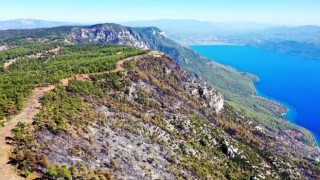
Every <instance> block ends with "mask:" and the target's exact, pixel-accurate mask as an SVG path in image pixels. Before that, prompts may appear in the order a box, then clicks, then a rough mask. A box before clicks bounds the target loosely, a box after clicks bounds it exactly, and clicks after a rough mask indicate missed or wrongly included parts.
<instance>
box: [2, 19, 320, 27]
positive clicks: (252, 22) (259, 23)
mask: <svg viewBox="0 0 320 180" xmlns="http://www.w3.org/2000/svg"><path fill="white" fill-rule="evenodd" d="M19 20H26V21H27V20H33V21H45V22H57V23H70V24H79V25H93V24H103V23H116V24H121V23H124V24H125V23H131V22H153V21H197V22H202V23H221V24H224V23H225V24H257V25H265V26H275V27H276V26H288V27H290V26H292V27H294V26H320V24H276V23H263V22H255V21H207V20H199V19H173V18H172V19H169V18H164V19H149V20H139V19H138V20H130V21H98V22H97V21H96V22H94V21H92V22H80V21H63V20H49V19H41V18H39V19H35V18H14V19H0V22H6V21H19Z"/></svg>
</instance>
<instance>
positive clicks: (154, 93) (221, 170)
mask: <svg viewBox="0 0 320 180" xmlns="http://www.w3.org/2000/svg"><path fill="white" fill-rule="evenodd" d="M9 32H10V33H9ZM38 32H39V33H38ZM110 32H112V33H110ZM1 33H2V32H1V31H0V35H3V37H5V38H4V39H6V41H2V42H3V43H5V45H6V47H8V46H9V47H10V48H11V49H9V50H5V51H2V52H1V53H0V54H1V56H0V57H1V62H2V63H4V62H5V61H6V60H10V58H12V57H21V56H26V55H29V54H30V53H31V54H32V53H38V52H39V51H40V52H43V53H44V54H43V56H41V57H39V58H36V57H35V58H31V59H23V58H22V59H21V60H19V61H17V62H15V63H13V64H12V65H10V66H9V68H8V69H2V71H1V74H0V75H1V80H2V81H0V82H1V83H2V85H1V86H0V87H2V89H1V92H5V93H7V92H10V93H7V94H8V95H7V94H1V95H2V96H4V95H6V96H7V97H9V99H8V98H7V99H5V98H2V101H0V102H1V103H2V106H1V107H2V109H3V110H4V111H3V112H5V113H8V112H7V110H8V109H7V107H8V105H10V104H8V102H6V101H7V100H10V98H12V100H13V101H9V102H10V103H12V102H15V103H16V104H15V105H16V106H17V107H18V108H21V96H23V95H25V94H28V92H30V90H31V89H32V88H33V85H35V84H38V83H48V82H49V83H56V82H59V80H60V79H62V78H65V77H70V76H72V75H74V74H79V73H80V74H83V73H88V72H100V71H106V70H111V69H112V68H115V66H114V65H112V64H113V63H114V61H112V62H109V60H110V59H109V58H107V57H105V56H110V58H111V59H113V58H114V59H117V60H119V58H120V57H123V58H124V57H126V56H127V55H129V56H130V55H132V54H137V53H138V54H139V53H141V51H139V50H135V49H132V48H129V47H118V46H110V45H99V44H107V43H115V44H121V43H122V44H126V45H130V46H134V45H137V46H138V47H139V46H140V48H146V47H144V46H147V48H154V49H161V50H162V51H165V52H166V54H168V55H169V56H171V57H174V61H175V62H178V64H179V65H180V66H181V67H182V68H183V69H186V70H188V71H189V72H192V74H193V75H194V76H195V77H196V79H194V78H193V76H190V75H188V74H187V73H185V72H184V71H181V70H180V69H179V68H178V67H176V64H173V63H172V61H171V60H170V59H169V58H168V57H166V56H163V55H161V54H158V55H155V56H154V57H153V56H151V57H148V58H145V59H140V60H138V59H137V61H135V63H133V64H127V63H125V64H124V67H126V68H127V71H128V72H124V74H112V75H108V76H102V75H101V76H94V77H91V79H88V77H80V78H79V79H81V80H89V81H88V82H87V81H75V82H73V81H71V83H68V87H67V88H63V87H61V88H58V89H57V91H55V92H53V93H52V94H49V95H48V96H46V97H45V98H44V100H43V101H42V103H43V105H44V108H43V110H42V113H40V114H39V117H37V119H36V122H37V123H35V124H33V126H31V127H30V128H31V130H30V129H29V130H26V129H24V128H22V127H24V125H19V126H18V127H17V129H16V130H15V131H14V132H18V135H20V134H21V133H19V132H21V131H23V132H22V134H24V136H23V137H22V138H21V137H17V138H16V141H18V142H17V144H20V147H21V148H20V149H17V150H16V151H15V154H16V155H19V154H20V153H25V151H24V150H29V149H36V152H33V153H35V154H33V155H34V156H33V155H32V154H29V152H28V151H27V155H26V156H18V157H16V158H18V159H17V161H18V162H19V163H21V168H22V170H23V169H29V170H34V169H35V167H38V166H37V165H38V164H37V165H33V166H28V163H26V161H27V162H28V161H29V159H28V158H31V160H32V161H33V160H34V159H36V161H35V163H39V164H40V165H41V166H42V167H48V166H49V163H51V165H54V164H60V163H63V164H67V165H71V164H72V163H73V162H75V161H79V163H80V167H79V166H77V168H76V169H77V171H76V170H75V171H74V173H76V174H78V175H79V173H80V174H81V173H84V172H87V171H86V170H79V169H86V168H85V167H88V166H90V168H89V169H87V170H88V171H89V172H90V173H96V174H100V175H101V173H102V172H101V171H99V169H100V168H99V167H101V168H104V170H107V171H110V170H111V171H112V172H114V173H115V175H116V177H123V176H125V175H130V172H128V171H127V172H125V173H124V174H125V175H121V172H122V171H121V170H123V167H128V166H127V165H123V164H122V163H120V165H119V163H117V162H118V161H120V162H123V161H128V158H125V160H123V159H121V158H122V157H123V156H117V155H114V156H112V157H111V158H114V159H115V160H114V161H113V162H112V159H111V160H110V162H109V161H107V163H106V164H104V165H98V163H97V162H100V161H101V160H100V161H99V157H97V154H96V153H98V152H97V151H96V150H97V149H100V150H101V151H103V152H102V153H103V154H102V156H106V157H110V156H109V154H108V155H106V154H105V152H104V150H102V147H103V148H106V149H108V148H110V147H109V145H108V144H113V143H114V144H113V145H112V146H111V148H112V152H113V154H116V153H115V152H116V151H117V152H118V151H122V154H126V153H130V152H128V150H127V148H126V146H125V145H126V144H130V143H132V144H131V146H132V147H136V141H139V140H141V141H144V142H145V141H148V146H142V145H140V146H142V147H143V148H142V149H139V148H138V147H137V148H138V149H139V150H141V151H143V152H146V151H147V150H148V149H152V147H159V146H158V145H159V144H156V143H150V142H149V140H153V139H157V138H158V137H159V136H160V137H162V136H161V134H155V133H153V132H154V131H152V132H148V130H149V129H150V130H152V128H150V127H151V126H150V123H151V124H153V125H154V126H156V127H154V126H152V127H154V128H155V129H158V128H160V129H162V130H164V131H166V132H167V133H168V134H170V139H173V140H175V142H176V141H178V142H181V144H182V145H181V147H180V144H179V148H180V151H182V154H176V153H177V152H176V151H175V150H174V149H178V148H177V146H176V145H177V144H176V143H173V142H171V141H169V142H168V144H165V147H169V148H168V149H169V150H168V152H171V155H172V153H173V154H174V155H177V156H178V157H179V158H180V159H178V161H176V160H172V159H171V158H170V157H171V156H169V158H168V157H167V156H164V155H163V154H161V153H160V154H158V155H159V157H161V156H162V157H164V158H165V157H166V158H165V159H166V160H167V161H168V166H171V167H178V168H179V169H181V173H182V174H179V175H181V176H182V175H183V174H186V177H204V176H208V177H217V178H220V179H223V178H229V179H231V178H232V177H238V176H241V177H245V176H246V177H257V176H258V175H259V176H261V175H264V174H268V175H267V176H270V178H271V177H272V178H273V179H274V178H281V177H282V178H285V177H288V176H290V177H292V178H293V177H295V178H302V176H305V177H307V178H308V177H309V178H315V177H316V176H317V174H319V170H318V169H319V156H320V154H319V149H317V148H316V147H314V146H313V144H312V143H314V142H313V139H312V137H311V136H310V133H309V132H307V131H305V130H304V129H301V128H299V127H296V126H294V125H292V124H290V123H288V122H286V121H284V120H283V119H282V118H280V115H277V113H274V112H272V111H271V110H270V109H272V108H273V107H272V105H273V104H274V103H272V102H269V101H265V100H261V99H259V98H255V97H254V96H252V95H253V94H254V88H253V86H252V82H251V80H250V79H252V76H250V75H248V74H245V73H241V74H240V73H238V72H236V71H234V70H233V69H231V68H227V67H224V66H222V65H219V64H217V63H215V62H212V61H210V60H208V59H205V58H202V57H201V56H199V55H198V54H197V53H195V52H193V51H191V50H189V49H187V48H184V47H181V46H179V45H178V44H176V43H174V42H173V41H171V40H169V39H167V38H166V37H165V35H164V33H163V32H161V31H160V30H158V29H157V28H127V27H122V26H119V25H115V24H104V25H95V26H90V27H63V28H57V29H56V28H52V29H37V30H34V31H32V30H17V31H15V30H11V31H4V33H2V34H1ZM25 33H26V34H25ZM65 37H67V40H66V39H65ZM70 42H75V43H80V44H88V45H78V46H77V45H70ZM92 44H98V45H92ZM57 46H59V47H61V49H60V51H59V55H58V56H54V57H52V55H50V54H45V53H48V52H49V51H48V50H50V49H52V48H56V47H57ZM143 52H144V51H142V53H143ZM161 62H163V63H164V64H157V63H161ZM132 68H133V69H132ZM136 70H137V71H138V73H137V72H136ZM34 72H36V73H34ZM172 72H176V73H174V74H175V75H172ZM76 79H78V78H76ZM79 79H78V80H79ZM199 79H203V80H205V82H206V83H207V84H208V85H209V86H208V87H207V88H203V87H206V86H207V85H206V83H204V82H203V81H202V80H199ZM6 82H9V83H6ZM16 82H18V83H20V84H21V87H23V88H22V90H23V91H22V92H21V91H17V88H15V86H14V84H15V83H16ZM22 82H23V83H22ZM188 82H189V84H190V82H191V85H192V84H193V85H192V86H190V85H188ZM24 83H25V84H24ZM186 83H187V84H186ZM65 85H67V84H65ZM130 85H132V86H130ZM210 85H214V86H213V87H215V89H217V90H219V91H220V92H221V93H222V94H223V95H224V96H225V99H226V101H225V102H224V111H223V112H222V115H221V117H219V116H218V117H215V115H214V113H213V112H214V111H215V110H218V109H221V106H222V103H221V98H219V97H220V96H218V95H217V94H219V93H217V92H216V91H215V90H212V88H210ZM124 87H127V88H125V89H123V88H124ZM199 87H200V88H199ZM8 90H10V91H8ZM11 91H12V92H14V93H15V94H18V95H19V96H16V95H15V94H14V96H10V95H12V93H11ZM131 92H133V94H131ZM206 93H207V94H206ZM130 94H131V95H130ZM208 95H210V96H208ZM212 95H213V96H212ZM110 96H111V97H110ZM190 96H192V97H194V98H190ZM131 100H132V101H131ZM101 101H102V102H101ZM190 103H191V104H190ZM125 104H128V106H124V105H125ZM192 104H193V105H192ZM101 106H105V107H106V108H107V112H106V113H103V112H102V111H103V109H102V110H101V109H99V107H101ZM132 106H133V107H132ZM75 107H76V108H75ZM180 108H182V110H181V109H180ZM11 109H12V108H11V107H10V108H9V110H11ZM149 110H150V112H149ZM180 110H181V111H180ZM218 111H219V110H218ZM10 112H11V111H10ZM219 112H220V111H219ZM110 113H111V117H110V119H111V121H110V122H109V121H108V120H110V119H109V116H110ZM150 113H151V114H150ZM153 113H155V114H153ZM177 113H178V114H177ZM101 114H102V115H101ZM144 114H149V116H144ZM171 114H174V115H176V116H173V117H172V116H170V115H171ZM190 114H191V116H190ZM3 115H6V114H2V116H3ZM156 115H159V116H160V118H157V116H156ZM164 115H165V117H163V116H164ZM178 115H182V119H179V116H178ZM192 115H197V116H196V117H195V116H192ZM105 116H107V120H106V121H107V122H105V121H104V120H103V119H105ZM150 117H151V119H150ZM177 118H178V120H177ZM101 119H102V121H100V120H101ZM119 119H121V120H120V121H119ZM131 120H132V121H131ZM176 120H177V121H176ZM189 121H191V122H190V123H191V124H189V123H187V124H186V125H185V124H183V122H189ZM98 122H99V123H100V122H102V125H101V124H99V123H98ZM135 122H136V123H137V124H135ZM92 123H93V124H92ZM96 123H98V124H96ZM163 123H165V124H163ZM127 124H130V125H131V126H129V127H128V126H126V125H127ZM209 124H210V125H209ZM118 125H119V126H118ZM101 126H104V127H101ZM166 126H168V129H167V127H166ZM85 127H88V128H85ZM100 127H101V128H102V129H100ZM117 127H118V128H117ZM132 127H134V128H132ZM172 127H173V128H172ZM199 127H200V129H199ZM28 128H29V127H28ZM28 128H27V129H28ZM32 129H33V130H35V131H33V130H32ZM42 130H43V131H42ZM109 130H110V131H109ZM135 130H136V131H135ZM162 130H161V132H162ZM74 131H77V132H75V133H74ZM106 131H107V132H110V133H111V134H112V135H114V136H111V137H110V138H108V139H103V137H105V135H106V136H107V134H106V133H107V132H106ZM124 131H125V133H126V132H127V131H128V132H130V133H131V135H132V133H136V134H137V135H139V136H140V137H137V138H134V139H132V138H131V137H130V138H129V140H128V137H127V136H126V134H121V133H122V132H124ZM132 131H133V132H132ZM38 132H42V133H39V134H38ZM68 132H70V133H72V136H70V134H68ZM143 132H145V133H146V134H145V133H143ZM208 132H209V133H211V135H212V136H211V137H215V139H216V141H217V144H216V146H211V144H212V143H213V142H211V141H210V140H212V139H210V136H209V135H208ZM181 133H182V134H181ZM37 134H38V135H39V137H37ZM119 134H121V136H120V137H119V138H120V140H123V142H125V143H124V144H123V143H120V144H119V143H118V141H117V138H116V137H117V135H118V136H119ZM95 135H97V136H99V137H100V136H101V138H102V139H101V138H98V139H95V138H96V136H95ZM141 136H142V137H141ZM108 137H109V136H108ZM134 137H136V136H134ZM192 137H195V138H192ZM25 138H26V139H27V140H28V143H29V140H30V139H32V140H34V139H35V140H36V141H32V143H29V144H26V143H25V142H24V141H22V142H20V140H25ZM74 138H76V139H74ZM110 139H112V142H111V140H110ZM114 139H115V142H113V140H114ZM146 139H147V140H146ZM55 140H57V141H55ZM101 140H102V142H103V143H106V142H108V143H106V144H103V145H101V143H100V142H101ZM224 140H226V141H224ZM66 142H67V143H69V144H66ZM72 142H75V143H74V144H72ZM156 142H157V141H156ZM39 143H41V146H40V147H39V146H38V145H39ZM55 143H57V144H55ZM88 143H89V145H88ZM91 143H96V144H97V147H94V146H93V149H91V148H90V147H88V146H91ZM99 143H100V144H99ZM159 143H160V145H163V144H161V142H159ZM208 143H209V144H210V145H209V147H207V145H208ZM183 144H186V146H183ZM213 144H215V143H213ZM49 145H52V147H53V149H50V147H49ZM65 145H66V148H69V149H65V148H63V147H64V146H65ZM171 145H174V146H173V147H171ZM82 146H83V147H85V149H81V148H80V147H82ZM140 146H139V147H140ZM190 146H191V147H192V148H193V149H196V150H195V151H193V150H192V149H191V152H190V153H191V154H192V156H187V157H186V156H184V155H185V154H187V155H188V154H189V153H188V152H187V153H186V152H185V150H187V151H189V148H188V147H190ZM122 147H123V148H122ZM129 147H130V146H129ZM96 148H97V149H96ZM114 148H115V149H116V150H114ZM119 148H120V150H119ZM160 148H161V146H160ZM239 148H241V149H243V152H245V154H241V153H239V152H242V151H239ZM60 150H62V151H60ZM153 150H154V149H153ZM160 150H161V149H160ZM154 151H156V150H154ZM50 152H52V154H51V153H50ZM147 152H148V151H147ZM157 152H158V151H157ZM193 152H195V153H196V154H197V153H198V154H205V156H204V157H201V158H200V157H199V156H198V157H196V156H195V155H196V154H195V155H194V153H193ZM38 153H41V154H42V155H44V156H41V155H39V154H38ZM61 153H62V154H63V155H60V154H61ZM65 153H69V154H68V156H66V155H65ZM212 153H213V154H212ZM237 153H238V156H236V155H235V154H237ZM98 154H99V153H98ZM223 154H224V155H223ZM20 155H21V154H20ZM30 155H31V156H30ZM38 155H39V156H38ZM189 155H190V154H189ZM241 155H244V156H241ZM41 157H47V158H41ZM148 157H149V156H148ZM212 157H213V159H210V158H212ZM216 157H217V158H218V159H220V160H217V159H216ZM227 157H229V158H230V157H231V160H228V159H229V158H227ZM232 157H233V158H234V159H233V158H232ZM239 157H240V159H239ZM241 157H242V158H241ZM244 157H245V159H243V158H244ZM19 158H22V159H19ZM24 158H26V159H27V160H26V159H24ZM96 158H97V160H98V161H95V160H94V159H96ZM48 159H49V161H47V160H48ZM55 159H57V161H58V162H57V161H55ZM246 159H248V161H249V162H247V163H248V164H247V163H243V162H246V161H245V160H246ZM129 160H130V158H129ZM162 160H163V159H162ZM33 162H34V161H33ZM81 162H83V163H84V164H82V165H81ZM132 162H133V164H135V163H136V161H132ZM146 162H148V161H147V160H146V159H144V160H143V161H142V163H141V162H139V165H141V166H139V168H138V169H137V168H136V169H133V170H132V169H131V170H132V171H133V175H135V173H136V172H138V171H139V172H141V171H140V170H145V169H144V167H147V168H148V169H150V168H152V169H151V171H152V172H155V173H158V174H159V173H160V175H159V176H163V177H166V173H167V175H168V177H172V176H173V175H172V174H173V173H172V171H170V169H172V168H170V167H166V168H169V169H166V170H167V171H166V172H164V169H163V167H158V166H156V168H154V167H150V163H149V162H148V163H149V164H146ZM159 162H164V163H166V162H165V161H159ZM177 162H178V163H177ZM239 162H240V163H239ZM260 162H262V164H259V163H260ZM88 163H89V165H88ZM90 163H91V164H90ZM101 163H102V161H101ZM215 163H217V164H215ZM219 163H221V164H219ZM151 164H153V163H151ZM239 164H240V165H239ZM241 164H243V166H242V165H241ZM286 164H287V165H286ZM288 164H289V165H288ZM25 165H26V166H25ZM91 165H92V167H91ZM117 165H119V166H120V169H118V167H119V166H117ZM130 165H132V164H130ZM75 166H76V165H75ZM84 166H85V167H84ZM239 166H240V167H239ZM256 166H257V167H258V169H257V170H256V168H255V167H256ZM134 167H136V166H134ZM195 167H203V168H201V169H198V168H195ZM289 167H292V169H293V170H289V169H290V168H289ZM228 168H229V169H230V171H231V172H229V171H228ZM288 168H289V169H288ZM66 169H68V168H67V167H65V166H61V165H58V166H50V168H49V169H47V170H45V169H40V170H42V171H44V172H45V173H48V172H51V173H49V175H50V174H51V175H53V174H55V172H57V171H59V172H62V171H63V172H64V171H66V172H67V170H66ZM72 169H73V168H71V169H70V170H71V171H72ZM90 169H91V170H90ZM124 169H125V168H124ZM237 169H239V171H238V170H237ZM68 171H69V170H68ZM188 171H189V172H188ZM26 172H28V171H26ZM103 172H104V174H108V173H106V172H105V171H103ZM252 172H255V173H254V174H253V173H252ZM268 172H270V173H271V174H269V173H268ZM90 173H89V174H90ZM179 173H180V172H179ZM60 174H61V173H60ZM146 174H148V173H146ZM228 174H229V175H228ZM149 175H150V174H149ZM169 175H170V176H169ZM174 175H176V174H174ZM151 176H152V174H151ZM152 177H156V176H152Z"/></svg>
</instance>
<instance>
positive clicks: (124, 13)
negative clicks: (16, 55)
mask: <svg viewBox="0 0 320 180" xmlns="http://www.w3.org/2000/svg"><path fill="white" fill-rule="evenodd" d="M19 18H30V19H41V20H52V21H65V22H82V23H96V22H125V21H134V20H155V19H196V20H202V21H217V22H257V23H268V24H285V25H307V24H314V25H320V0H0V20H9V19H19Z"/></svg>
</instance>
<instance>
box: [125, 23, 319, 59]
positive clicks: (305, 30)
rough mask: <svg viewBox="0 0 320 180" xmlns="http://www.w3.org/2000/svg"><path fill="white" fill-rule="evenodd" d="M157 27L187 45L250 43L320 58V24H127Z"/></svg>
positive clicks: (283, 51)
mask: <svg viewBox="0 0 320 180" xmlns="http://www.w3.org/2000/svg"><path fill="white" fill-rule="evenodd" d="M123 24H125V25H129V26H137V27H140V26H156V27H159V28H160V29H162V30H163V31H165V32H166V33H167V35H168V36H169V37H170V38H172V39H174V40H176V41H177V42H179V43H180V44H183V45H186V46H187V45H196V44H204V45H212V44H228V45H230V44H234V45H249V46H255V47H259V48H262V49H266V50H271V51H275V52H280V53H290V54H294V55H299V56H302V57H307V58H312V59H319V60H320V48H319V45H320V27H319V26H314V25H308V26H279V25H272V24H259V23H218V22H204V21H196V20H155V21H135V22H127V23H123Z"/></svg>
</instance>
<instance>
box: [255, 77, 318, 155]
mask: <svg viewBox="0 0 320 180" xmlns="http://www.w3.org/2000/svg"><path fill="white" fill-rule="evenodd" d="M254 84H255V83H254ZM255 89H256V92H257V93H256V96H258V97H262V98H265V99H267V100H270V101H273V102H275V103H277V104H280V105H281V106H283V107H285V108H287V112H286V113H285V114H284V115H283V117H284V118H285V119H286V120H288V121H289V122H290V123H292V124H294V125H296V126H299V125H298V124H296V121H295V119H296V117H297V115H298V111H297V109H296V108H295V107H293V106H292V105H290V104H288V103H285V102H282V101H279V100H277V99H274V98H272V97H269V96H267V95H265V94H263V93H262V92H261V91H259V90H258V89H257V87H255ZM300 127H302V126H300ZM303 128H304V127H303ZM305 129H306V128H305ZM306 130H308V131H309V132H310V133H311V135H312V137H313V139H314V142H315V143H316V146H317V147H318V148H319V149H320V137H319V136H317V135H316V134H315V133H313V132H312V131H310V130H309V129H306Z"/></svg>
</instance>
